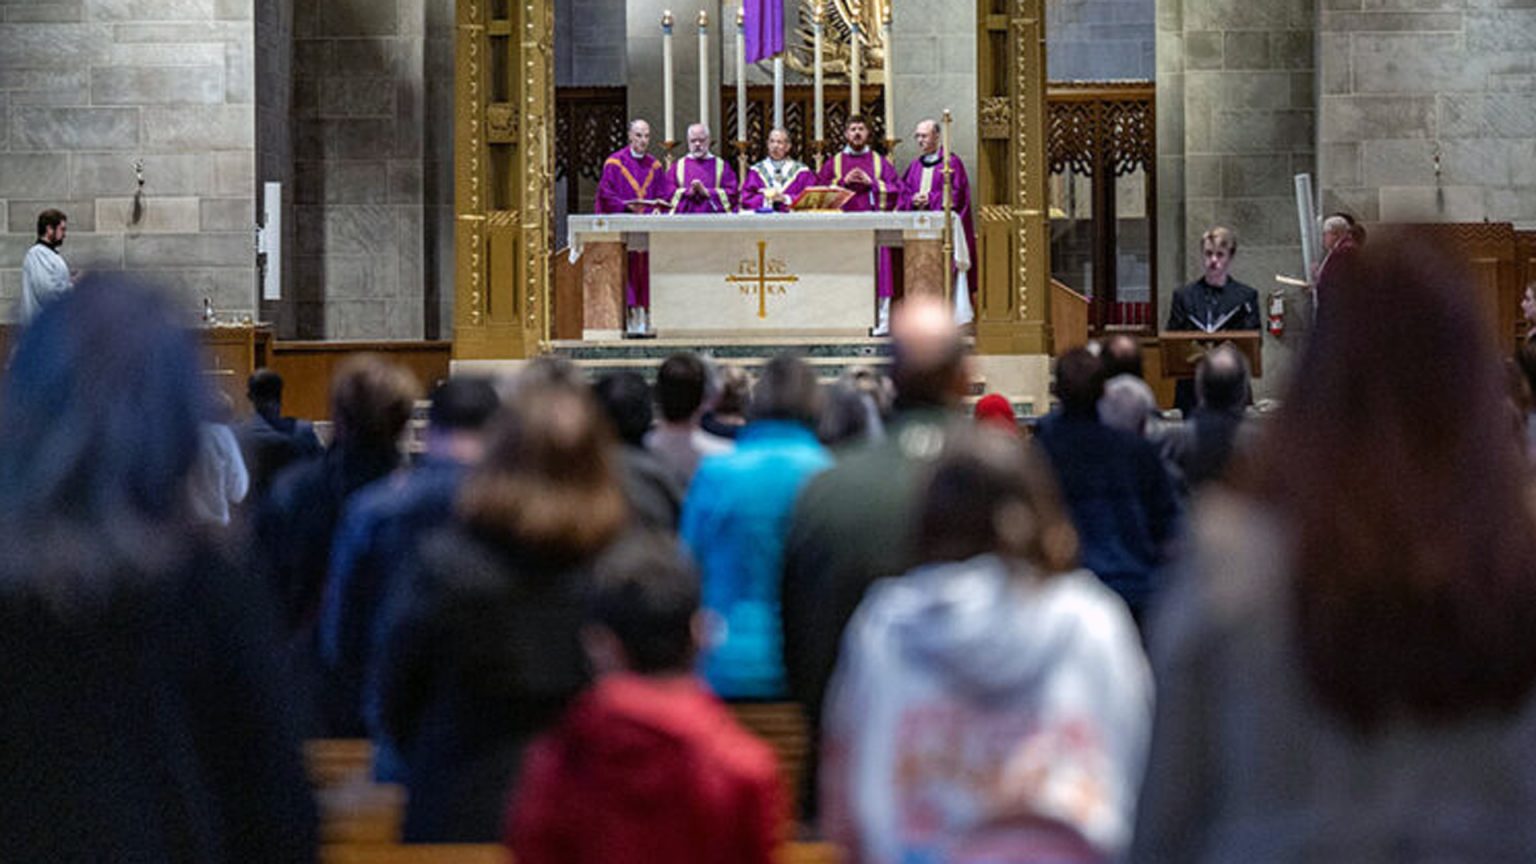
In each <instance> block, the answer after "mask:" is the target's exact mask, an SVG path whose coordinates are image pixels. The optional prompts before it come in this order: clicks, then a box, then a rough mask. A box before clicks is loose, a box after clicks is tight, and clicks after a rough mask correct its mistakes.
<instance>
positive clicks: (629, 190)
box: [596, 119, 672, 335]
mask: <svg viewBox="0 0 1536 864" xmlns="http://www.w3.org/2000/svg"><path fill="white" fill-rule="evenodd" d="M650 147H651V124H649V123H647V122H645V121H644V120H639V119H636V120H632V121H630V124H629V146H628V147H625V148H624V149H622V150H620V151H619V152H617V153H614V154H613V155H612V156H609V157H608V159H607V160H606V161H605V162H604V163H603V176H602V178H601V179H600V180H598V183H597V201H596V210H597V212H599V213H659V212H664V211H665V208H666V205H665V204H663V203H661V202H666V201H670V200H671V198H672V179H671V177H670V176H669V175H668V173H667V171H666V169H665V168H663V167H662V164H661V162H660V161H658V160H657V159H656V157H655V156H652V155H651V154H650V153H648V152H646V151H648V150H649V149H650ZM628 264H629V266H628V267H627V268H626V270H627V272H626V274H625V278H624V306H625V308H626V310H627V315H626V319H625V326H624V331H625V334H626V335H641V334H644V333H646V332H648V331H649V329H650V322H649V321H647V320H646V318H647V315H646V310H647V309H648V308H649V307H650V305H651V272H650V271H651V261H650V255H649V254H648V253H646V252H630V253H629V261H628Z"/></svg>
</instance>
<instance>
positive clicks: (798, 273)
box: [568, 212, 944, 340]
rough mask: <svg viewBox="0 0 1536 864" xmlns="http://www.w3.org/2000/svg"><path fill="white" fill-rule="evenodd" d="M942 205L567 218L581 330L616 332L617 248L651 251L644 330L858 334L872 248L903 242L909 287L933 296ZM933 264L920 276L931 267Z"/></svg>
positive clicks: (871, 278) (937, 287)
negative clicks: (577, 270) (581, 262)
mask: <svg viewBox="0 0 1536 864" xmlns="http://www.w3.org/2000/svg"><path fill="white" fill-rule="evenodd" d="M943 221H944V220H943V217H942V214H939V213H931V212H924V213H775V214H764V213H733V214H726V215H720V216H707V215H706V216H669V215H661V216H639V215H598V216H572V217H571V218H570V222H569V225H568V227H569V234H570V238H571V258H572V260H575V259H577V258H579V257H581V256H583V255H586V256H592V258H591V259H589V262H588V263H589V266H586V267H584V268H583V271H582V273H583V276H582V278H583V291H582V293H583V297H584V314H583V334H582V335H583V338H585V339H589V340H592V339H611V338H616V337H617V336H618V335H619V327H620V326H621V325H620V321H621V317H622V310H623V292H624V277H623V268H622V267H614V266H590V265H591V264H592V263H594V262H597V261H601V262H612V261H614V260H615V259H617V260H619V261H622V260H623V259H624V255H622V254H620V253H621V251H622V250H626V249H627V250H628V251H640V250H648V251H649V252H650V278H651V312H650V315H651V326H652V328H653V329H654V330H655V331H656V332H657V334H658V335H661V336H666V337H682V338H688V337H695V336H697V337H706V336H722V335H748V336H753V335H761V336H785V335H797V336H803V335H812V336H814V335H825V336H840V335H844V336H845V335H862V334H864V333H866V332H867V331H868V329H869V327H870V326H871V325H872V324H873V323H874V316H875V260H876V257H877V255H876V250H877V249H878V248H880V247H882V246H894V247H905V248H906V249H907V250H908V254H907V259H908V260H907V266H906V271H905V284H906V292H907V294H909V295H911V294H917V293H942V291H943V278H944V273H943V267H942V255H940V254H938V253H939V245H940V239H941V233H942V226H943ZM930 270H931V271H932V272H928V271H930Z"/></svg>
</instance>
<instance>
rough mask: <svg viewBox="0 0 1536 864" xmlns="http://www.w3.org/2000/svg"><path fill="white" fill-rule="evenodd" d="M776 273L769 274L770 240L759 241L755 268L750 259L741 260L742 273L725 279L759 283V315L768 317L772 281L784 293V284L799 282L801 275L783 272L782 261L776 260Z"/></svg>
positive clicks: (737, 283)
mask: <svg viewBox="0 0 1536 864" xmlns="http://www.w3.org/2000/svg"><path fill="white" fill-rule="evenodd" d="M774 263H775V264H776V266H775V267H774V268H773V269H774V270H775V271H776V272H775V274H774V275H772V276H770V275H768V271H769V266H768V241H767V240H759V241H757V266H756V268H755V270H754V268H753V266H752V264H751V262H750V261H742V262H741V268H740V269H741V271H742V272H741V274H732V275H730V276H727V277H725V281H727V282H730V283H732V284H734V285H751V284H753V283H756V284H757V317H759V318H767V317H768V286H769V284H770V283H772V284H773V285H774V286H775V287H776V288H778V293H780V294H782V293H784V286H785V285H787V284H789V283H791V282H799V281H800V277H799V276H791V275H789V274H788V273H783V272H781V271H782V270H783V269H784V265H783V264H782V262H774Z"/></svg>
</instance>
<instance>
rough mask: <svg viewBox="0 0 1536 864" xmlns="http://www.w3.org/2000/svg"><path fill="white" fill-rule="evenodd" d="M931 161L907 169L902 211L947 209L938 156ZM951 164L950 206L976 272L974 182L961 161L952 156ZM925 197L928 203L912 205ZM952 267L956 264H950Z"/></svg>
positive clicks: (922, 160) (973, 286)
mask: <svg viewBox="0 0 1536 864" xmlns="http://www.w3.org/2000/svg"><path fill="white" fill-rule="evenodd" d="M928 161H929V160H928V157H926V156H919V157H918V158H916V159H914V160H912V164H910V165H908V166H907V175H906V177H905V178H904V179H903V180H902V182H901V206H900V208H899V209H902V210H932V211H935V212H938V211H941V210H943V209H944V168H943V166H942V165H941V164H940V157H939V154H938V153H934V154H933V157H932V164H927V163H928ZM949 164H950V167H951V169H952V170H953V172H954V173H953V174H952V175H951V177H950V189H951V190H952V191H951V195H952V197H951V199H950V206H952V207H953V208H954V212H956V213H958V214H959V215H960V230H961V231H963V232H964V233H965V243H966V247H965V248H966V249H967V250H968V252H969V253H970V255H969V257H970V259H971V269H972V270H975V269H976V264H975V262H976V254H977V253H976V222H975V220H974V219H973V218H972V216H971V181H970V179H969V178H968V177H967V176H966V174H965V164H964V163H962V162H961V161H960V157H959V156H956V155H955V154H954V153H953V152H951V153H950V154H949ZM924 193H926V194H927V196H928V203H927V205H926V206H923V207H919V206H916V205H915V204H913V203H912V199H913V198H915V197H917V196H918V195H920V194H924ZM951 266H953V263H951ZM975 292H976V284H975V280H971V293H973V294H974V293H975Z"/></svg>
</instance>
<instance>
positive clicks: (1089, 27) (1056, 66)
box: [1045, 0, 1157, 81]
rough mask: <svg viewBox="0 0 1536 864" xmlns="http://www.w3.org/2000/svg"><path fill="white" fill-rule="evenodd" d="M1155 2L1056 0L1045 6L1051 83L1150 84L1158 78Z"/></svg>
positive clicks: (1047, 67)
mask: <svg viewBox="0 0 1536 864" xmlns="http://www.w3.org/2000/svg"><path fill="white" fill-rule="evenodd" d="M1156 7H1157V4H1156V2H1155V0H1052V2H1050V3H1047V4H1046V7H1045V16H1046V17H1045V22H1046V23H1045V40H1046V72H1047V76H1048V77H1049V78H1050V80H1052V81H1105V80H1114V79H1140V80H1150V79H1151V78H1153V77H1154V75H1155V74H1156V69H1157V63H1156V57H1155V50H1156V43H1157V32H1156V12H1157V9H1156Z"/></svg>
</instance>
